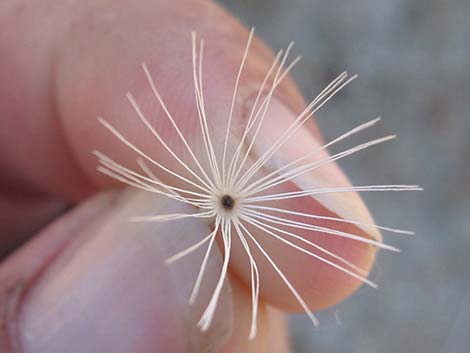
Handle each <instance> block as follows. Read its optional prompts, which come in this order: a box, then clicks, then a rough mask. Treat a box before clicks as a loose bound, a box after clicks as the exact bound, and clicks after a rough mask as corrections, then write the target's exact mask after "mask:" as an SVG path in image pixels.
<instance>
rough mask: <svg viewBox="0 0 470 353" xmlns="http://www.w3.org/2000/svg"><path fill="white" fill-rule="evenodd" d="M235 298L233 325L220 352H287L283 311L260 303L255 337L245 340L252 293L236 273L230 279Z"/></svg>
mask: <svg viewBox="0 0 470 353" xmlns="http://www.w3.org/2000/svg"><path fill="white" fill-rule="evenodd" d="M230 283H231V288H232V293H233V298H234V303H233V304H234V307H233V312H234V328H236V329H234V330H233V333H232V335H231V336H230V338H229V339H228V340H227V342H226V343H225V344H224V345H223V346H222V347H221V348H220V353H236V352H246V353H251V352H253V353H264V352H266V353H268V352H269V353H288V352H290V349H289V342H288V336H287V334H288V328H287V325H286V322H285V314H283V313H281V312H280V311H278V310H276V309H274V308H272V307H269V306H267V305H266V304H264V303H260V310H259V314H258V332H257V335H256V337H255V338H254V339H252V340H248V339H247V337H248V335H249V334H250V328H251V320H250V318H251V297H250V294H249V292H248V291H247V288H246V286H245V285H244V284H242V283H241V282H240V281H239V280H238V279H237V278H236V277H232V278H231V280H230Z"/></svg>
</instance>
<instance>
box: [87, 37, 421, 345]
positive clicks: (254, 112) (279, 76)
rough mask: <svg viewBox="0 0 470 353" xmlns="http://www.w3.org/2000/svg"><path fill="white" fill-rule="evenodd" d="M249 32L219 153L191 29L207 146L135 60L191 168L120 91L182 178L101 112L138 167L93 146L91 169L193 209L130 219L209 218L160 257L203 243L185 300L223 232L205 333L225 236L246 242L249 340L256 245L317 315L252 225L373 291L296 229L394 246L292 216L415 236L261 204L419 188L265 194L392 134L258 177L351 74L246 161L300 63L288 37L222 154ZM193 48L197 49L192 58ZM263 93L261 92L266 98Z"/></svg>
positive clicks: (360, 273)
mask: <svg viewBox="0 0 470 353" xmlns="http://www.w3.org/2000/svg"><path fill="white" fill-rule="evenodd" d="M252 38H253V30H251V32H250V35H249V37H248V41H247V44H246V47H245V51H244V53H243V57H242V60H241V64H240V68H239V70H238V73H237V76H236V80H235V87H234V90H233V96H232V101H231V105H230V109H229V116H228V118H227V128H226V130H225V139H224V146H223V151H222V153H221V155H219V154H218V153H216V150H215V149H214V145H213V136H212V135H211V130H210V129H209V124H208V116H207V114H206V109H205V103H204V99H203V92H202V58H203V41H202V40H201V41H200V42H199V47H198V46H197V41H196V35H195V33H192V64H193V81H194V93H195V98H196V107H197V111H198V119H199V125H200V129H201V134H202V138H203V142H204V152H203V153H201V154H196V153H195V152H194V151H193V149H192V148H191V146H190V144H189V143H188V141H187V139H186V138H185V136H184V135H183V133H182V132H181V130H180V128H179V127H178V125H177V124H176V122H175V120H174V118H173V116H172V114H171V112H170V111H169V110H168V108H167V107H166V105H165V102H164V101H163V99H162V98H161V96H160V93H159V92H158V90H157V88H156V85H155V82H154V80H153V78H152V75H151V74H150V71H149V69H148V67H147V65H146V64H145V63H143V64H142V68H143V70H144V73H145V75H146V77H147V79H148V82H149V86H150V89H151V90H152V92H153V94H154V96H155V98H156V100H157V101H158V102H159V104H160V105H161V107H162V109H163V111H164V112H165V115H166V118H167V119H168V120H169V123H170V125H171V126H172V127H173V128H174V130H175V132H176V134H177V138H178V139H179V141H180V143H181V146H182V147H183V148H184V149H185V150H186V151H187V153H188V154H189V157H190V162H191V163H193V164H194V167H190V165H189V162H188V161H185V160H183V157H182V156H181V155H179V154H177V153H176V152H175V151H174V150H173V149H172V148H170V146H169V145H168V144H167V143H166V141H165V140H164V139H163V138H162V137H161V135H160V134H159V132H158V131H156V129H155V128H154V127H153V126H152V125H151V124H150V122H149V121H148V119H147V118H146V116H145V115H144V113H143V112H142V110H141V109H140V107H139V105H138V104H137V102H136V100H135V99H134V97H133V96H132V94H131V93H128V94H127V99H128V100H129V102H130V104H131V106H132V107H133V108H134V110H135V112H136V115H137V117H138V118H139V119H140V120H141V121H142V122H143V123H144V124H145V126H146V127H147V128H148V130H149V131H150V132H151V134H152V135H153V136H154V137H155V138H156V139H157V140H158V141H159V143H160V144H161V145H162V146H163V148H164V149H165V150H166V151H167V152H168V153H169V154H170V155H171V156H172V158H173V159H174V161H175V163H177V164H178V166H179V167H181V168H183V169H184V170H185V173H186V174H184V175H183V174H181V173H179V172H177V171H176V170H174V169H173V168H171V167H168V166H166V165H164V164H163V163H161V162H160V161H158V160H155V159H153V158H151V157H150V156H149V155H148V154H147V153H146V152H145V151H142V150H141V149H139V148H138V147H136V146H135V145H134V144H132V143H131V142H130V141H129V140H128V139H126V138H125V137H124V135H122V134H121V133H120V132H119V131H117V130H116V129H115V128H114V127H113V126H112V125H111V124H110V123H109V122H107V121H106V120H104V119H103V118H101V117H99V118H98V119H99V121H100V122H101V124H103V125H104V126H105V127H106V128H107V129H108V130H109V131H110V132H111V133H112V134H114V135H115V136H116V137H117V138H118V139H119V140H120V141H121V142H122V143H123V144H125V145H126V146H127V147H129V148H130V149H131V150H133V151H134V152H135V153H136V154H137V155H138V158H137V163H138V164H139V166H140V168H141V169H142V170H141V171H140V172H138V171H135V170H132V169H130V168H127V167H125V166H123V165H121V164H119V163H118V162H116V161H114V160H112V159H111V158H109V157H107V156H106V155H104V154H103V153H101V152H98V151H95V152H94V154H95V155H96V156H97V157H98V160H99V163H100V164H99V166H98V170H99V171H100V172H102V173H104V174H106V175H108V176H110V177H112V178H115V179H117V180H119V181H121V182H123V183H126V184H128V185H131V186H133V187H135V188H138V189H143V190H146V191H148V192H151V193H155V194H158V195H163V196H165V197H168V198H170V199H173V200H176V201H179V202H182V203H184V204H188V205H191V206H193V207H194V208H195V209H196V211H195V212H194V213H187V214H179V213H177V214H159V215H155V216H139V217H134V218H133V220H134V221H145V222H168V221H175V220H178V219H184V218H206V219H210V220H211V221H212V222H213V223H214V230H213V231H212V232H211V233H210V234H208V235H206V236H205V237H204V238H203V239H202V240H201V241H200V242H198V243H196V244H194V245H193V246H191V247H189V248H187V249H184V250H182V251H181V252H179V253H177V254H175V255H174V256H172V257H171V258H169V259H168V260H167V263H168V264H171V263H173V262H175V261H177V260H179V259H181V258H183V257H184V256H185V255H187V254H189V253H191V252H193V251H194V250H196V249H198V248H200V247H202V246H204V245H207V249H206V252H205V256H204V258H203V260H202V264H201V268H200V271H199V274H198V277H197V278H196V280H195V284H194V287H193V291H192V293H191V296H190V298H189V303H190V304H192V303H194V301H195V300H196V298H197V295H198V292H199V288H200V285H201V282H202V280H203V275H204V271H205V268H206V264H207V259H208V257H209V253H210V251H211V249H212V248H213V246H214V240H215V238H216V237H218V236H221V237H222V242H223V246H224V261H223V264H222V271H221V274H220V277H219V279H218V281H217V284H216V287H215V288H214V291H213V294H212V297H211V299H210V301H209V304H208V306H207V307H206V309H205V311H204V313H203V315H202V317H201V319H200V321H199V323H198V326H199V327H200V328H201V329H202V330H207V329H208V327H209V326H210V324H211V321H212V318H213V315H214V312H215V310H216V306H217V302H218V299H219V295H220V292H221V288H222V285H223V283H224V279H225V277H226V275H227V269H228V264H229V260H230V254H231V251H230V250H231V246H232V238H233V237H235V238H237V239H238V240H239V241H240V242H241V244H242V245H243V248H244V249H245V251H246V254H247V255H248V258H249V262H250V269H251V283H252V286H251V287H252V288H251V290H252V322H251V329H250V334H249V337H250V338H254V337H255V336H256V329H257V326H256V323H257V314H258V297H259V272H258V267H257V263H256V261H255V258H254V257H253V256H252V249H253V248H255V249H257V250H258V251H259V252H260V253H261V254H262V256H264V257H265V258H266V260H267V261H268V263H269V264H270V265H271V266H272V267H273V269H274V270H275V271H276V273H277V274H278V275H279V278H280V279H281V280H282V281H283V282H284V283H285V285H286V286H287V287H288V288H289V290H290V291H291V292H292V294H293V296H294V297H295V298H296V299H297V300H298V302H299V303H300V305H301V306H302V307H303V309H304V310H305V312H306V314H307V315H308V316H309V318H310V319H311V321H312V322H313V324H314V325H318V321H317V319H316V318H315V316H314V315H313V313H312V312H311V310H310V309H309V308H308V306H307V304H306V303H305V301H304V300H303V299H302V297H301V295H300V294H299V293H298V292H297V290H296V289H295V288H294V286H293V285H292V284H291V282H290V281H289V279H288V278H287V277H286V276H285V274H284V273H283V272H282V269H281V268H279V266H278V265H277V264H276V262H275V260H274V259H273V258H272V257H271V256H270V255H269V254H268V253H267V251H266V250H265V249H264V247H263V246H262V244H261V243H260V241H259V240H258V239H257V238H256V236H255V235H254V234H253V233H252V231H250V229H252V228H253V229H256V230H257V231H260V232H263V233H264V234H266V235H267V236H269V237H272V238H273V239H276V240H278V241H280V242H282V243H284V244H285V245H286V246H288V247H291V248H293V249H296V250H298V251H299V252H302V253H304V254H307V255H308V256H311V257H312V258H315V259H317V260H318V261H321V262H323V263H326V264H328V265H329V266H331V267H333V268H335V269H337V270H338V271H341V272H343V273H346V274H348V275H349V276H352V277H354V278H356V279H358V280H360V281H362V282H363V283H365V284H368V285H370V286H372V287H375V286H376V285H375V283H373V282H372V281H370V280H369V279H367V278H366V276H367V272H366V271H365V270H364V269H362V268H360V267H359V266H357V265H355V264H354V263H352V262H350V261H348V260H347V259H345V258H343V257H341V256H339V255H337V254H335V253H333V252H331V251H329V250H327V249H325V248H323V247H321V246H320V245H318V244H316V243H315V242H313V241H310V240H307V239H305V238H303V237H301V236H300V235H298V234H296V231H297V230H298V229H302V230H307V231H310V232H321V233H322V234H325V235H327V236H331V237H341V238H345V239H350V240H354V241H357V242H361V243H365V244H371V245H374V246H376V247H378V248H381V249H387V250H392V251H397V249H396V248H394V247H392V246H390V245H386V244H384V243H382V242H381V241H377V240H374V239H368V238H365V237H362V236H360V235H357V234H352V233H347V232H343V231H340V230H338V229H334V228H328V227H320V226H317V225H315V224H313V223H309V222H307V221H302V222H301V221H297V220H295V219H296V217H299V216H300V217H302V219H311V220H328V221H334V222H342V223H348V224H353V225H357V226H361V227H366V228H372V229H380V230H384V231H389V232H394V233H401V234H412V232H409V231H403V230H398V229H393V228H387V227H383V226H378V225H376V224H364V223H361V222H359V221H357V220H353V219H345V218H340V217H337V218H336V217H326V216H322V215H316V214H311V213H303V212H299V211H296V210H292V209H288V208H279V207H273V206H269V205H266V204H267V202H269V201H271V202H272V201H280V200H287V199H296V198H302V197H311V196H314V195H320V194H325V193H341V192H364V191H405V190H420V188H419V187H418V186H416V185H368V186H352V187H337V188H326V189H307V190H300V191H292V192H283V193H273V192H272V191H271V189H272V188H274V187H275V186H278V185H282V184H283V183H286V182H289V181H291V180H293V179H295V178H297V177H299V176H301V175H303V174H305V173H308V172H311V171H314V170H315V169H317V168H319V167H321V166H322V165H325V164H328V163H332V162H334V161H337V160H339V159H341V158H345V157H347V156H350V155H352V154H354V153H356V152H359V151H361V150H364V149H367V148H369V147H371V146H373V145H377V144H379V143H383V142H385V141H387V140H390V139H393V138H394V136H385V137H382V138H378V139H375V140H372V141H369V142H366V143H363V144H360V145H357V146H354V147H352V148H349V149H347V150H345V151H342V152H340V153H337V154H334V155H332V156H328V157H327V158H325V159H323V160H320V161H315V162H311V161H309V158H310V157H311V156H312V155H314V154H315V153H317V152H318V151H311V152H309V153H307V154H305V155H304V156H302V157H301V158H299V159H297V160H293V161H291V162H289V163H287V164H285V165H283V166H282V167H279V168H277V169H276V170H273V171H272V172H270V173H269V174H267V175H264V176H263V177H259V173H258V172H259V171H260V169H261V168H263V166H264V165H265V164H266V163H267V162H268V161H269V160H270V159H271V157H272V156H273V155H274V154H275V153H276V152H277V151H278V150H279V149H280V148H281V147H282V146H283V145H284V144H286V143H288V142H289V141H290V139H291V137H292V136H293V135H294V133H295V132H296V131H297V130H298V129H299V128H300V127H301V126H302V125H303V124H304V123H305V122H306V121H308V120H309V119H310V117H311V116H312V115H313V114H314V113H315V112H317V111H318V110H319V109H320V108H321V107H322V106H323V105H324V104H325V103H326V102H328V101H329V100H330V99H331V98H332V97H333V96H334V95H335V94H336V93H337V92H338V91H340V90H341V89H342V88H343V87H344V86H346V85H347V84H349V83H350V82H351V81H352V80H353V79H354V78H355V77H356V76H352V77H349V76H348V74H347V73H346V72H343V73H342V74H340V75H339V76H338V77H337V78H335V79H334V80H333V81H332V82H331V83H330V84H329V85H328V86H327V87H326V88H325V89H324V90H323V91H321V92H320V94H318V96H317V97H316V98H315V99H313V100H312V102H311V103H310V104H309V105H308V106H307V107H306V108H305V110H304V111H303V112H302V113H301V114H299V115H298V117H297V118H296V119H295V121H294V122H293V123H292V124H291V125H290V127H289V128H288V129H287V130H286V131H285V132H284V133H283V134H282V135H281V136H280V137H279V138H278V139H277V141H275V142H274V143H273V144H272V145H271V146H269V148H268V149H267V150H266V152H265V153H264V154H262V155H261V156H260V157H259V158H258V159H257V160H256V161H254V162H253V163H251V162H250V163H248V159H249V158H248V157H249V155H250V152H251V150H252V147H253V141H255V140H256V138H257V136H258V134H259V132H260V128H261V126H262V124H263V122H264V121H265V118H267V114H266V112H267V107H268V106H269V103H270V101H271V98H272V97H273V94H274V92H275V90H276V88H277V87H278V85H279V84H280V82H281V81H282V80H283V78H284V77H285V76H286V75H287V74H288V73H289V71H290V70H291V69H292V68H293V66H294V65H295V64H296V63H297V62H298V61H299V59H300V58H299V57H297V58H295V59H294V60H292V61H291V62H290V63H289V64H286V62H287V58H288V56H289V52H290V49H291V47H292V43H291V44H290V45H289V46H288V47H287V49H286V51H285V52H283V51H279V52H278V54H277V56H276V57H275V59H274V62H273V64H272V66H271V67H270V69H269V70H268V72H267V74H266V77H265V79H264V81H263V82H262V83H261V85H260V88H259V92H258V95H257V97H256V99H255V102H254V105H253V107H252V109H251V112H250V114H249V118H248V121H247V124H246V126H245V129H244V132H243V134H242V137H241V139H240V141H239V142H238V146H237V147H236V149H235V152H233V154H231V155H229V151H228V149H227V143H228V139H229V135H230V129H231V127H232V115H233V111H234V105H235V100H236V97H237V89H238V85H239V81H240V76H241V73H242V70H243V67H244V65H245V61H246V58H247V55H248V51H249V48H250V44H251V41H252ZM198 49H199V50H198ZM198 52H199V55H198V54H197V53H198ZM268 82H270V83H271V84H270V88H269V90H268V92H267V93H265V92H266V90H265V87H267V85H268ZM263 93H265V94H264V95H263ZM379 120H380V118H377V119H374V120H371V121H368V122H366V123H364V124H361V125H359V126H357V127H355V128H353V129H351V130H349V131H347V132H345V133H343V134H342V135H340V136H339V137H337V138H336V139H334V140H332V141H330V142H328V143H326V144H325V145H323V146H322V147H321V149H320V150H323V149H327V148H328V147H330V146H332V145H333V144H336V143H337V142H339V141H341V140H344V139H346V138H347V137H349V136H351V135H353V134H356V133H358V132H360V131H362V130H365V129H367V128H369V127H371V126H373V125H375V124H376V123H377V122H378V121H379ZM249 133H250V134H251V136H252V137H251V143H248V148H247V149H242V146H244V143H245V142H246V141H247V136H248V134H249ZM220 157H222V158H220ZM203 159H204V160H206V161H207V162H208V163H207V164H208V166H209V168H204V167H203V163H201V161H202V160H203ZM148 163H150V165H151V166H152V168H154V169H157V170H158V172H159V173H161V174H166V175H167V176H170V177H171V178H167V180H174V181H177V182H178V183H174V184H170V183H165V182H163V181H161V180H160V179H159V178H158V177H157V176H156V175H155V174H154V173H153V171H152V168H151V167H150V166H149V165H148ZM181 185H185V186H181ZM299 244H302V245H299ZM313 250H315V251H313Z"/></svg>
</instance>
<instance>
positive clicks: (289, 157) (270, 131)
mask: <svg viewBox="0 0 470 353" xmlns="http://www.w3.org/2000/svg"><path fill="white" fill-rule="evenodd" d="M296 118H297V115H295V114H294V113H293V112H292V111H291V110H290V109H289V108H288V107H286V106H285V105H284V104H283V103H281V102H280V101H279V100H277V99H272V101H271V104H270V107H269V108H268V111H267V115H266V118H265V122H264V123H263V126H262V129H261V133H259V134H258V136H256V138H255V141H254V144H253V154H254V155H255V158H258V157H259V156H262V154H263V153H264V152H265V151H267V150H268V149H269V148H270V147H271V146H272V145H273V144H274V143H275V141H277V140H278V138H279V137H281V136H282V134H284V133H285V132H286V131H287V129H288V128H289V126H290V125H291V124H292V123H293V122H294V121H295V119H296ZM251 135H252V136H251V138H253V133H252V134H251ZM322 146H323V144H322V143H320V142H319V141H318V139H317V138H315V136H314V135H313V134H312V133H311V131H310V130H309V129H308V128H307V127H306V126H305V125H303V126H302V127H301V128H299V129H298V130H297V131H296V133H295V134H293V135H292V137H291V138H290V139H289V140H288V141H287V142H286V143H284V144H283V146H282V147H281V148H280V149H279V150H278V151H277V152H276V153H274V155H273V156H272V158H271V159H270V160H269V161H268V162H267V163H266V165H265V166H266V172H267V173H270V172H272V171H274V170H277V169H278V168H281V167H283V166H285V165H287V164H289V163H291V162H293V161H295V160H297V159H299V158H301V157H303V156H305V155H307V154H309V153H311V152H312V151H317V152H316V153H314V154H313V155H312V156H311V157H309V158H308V159H306V160H303V161H302V162H301V164H296V165H295V166H293V167H292V168H287V169H284V170H283V172H284V173H285V172H287V171H289V170H291V169H293V168H294V167H297V166H299V165H305V164H308V163H311V162H315V161H320V160H324V159H325V158H328V157H329V156H330V155H329V153H328V151H327V150H326V149H322ZM291 182H292V183H293V184H294V185H295V186H296V187H297V188H298V189H300V190H309V189H317V188H318V189H326V188H337V187H348V186H351V182H350V181H349V180H348V178H347V177H346V175H345V174H344V173H343V172H342V170H341V169H340V168H339V166H338V165H337V164H336V163H335V162H330V163H327V164H324V165H322V166H321V167H319V168H317V169H314V170H312V171H309V172H307V173H304V174H302V175H299V176H298V177H296V178H294V179H292V180H291ZM312 197H313V198H314V199H316V200H317V201H318V202H319V203H320V204H321V205H322V206H323V207H325V208H326V209H328V210H329V211H331V212H332V213H333V214H335V215H337V216H338V217H340V218H343V219H346V220H353V221H357V222H361V223H363V224H373V223H374V222H373V219H372V216H371V214H370V213H369V211H368V209H367V207H366V206H365V204H364V202H363V200H362V198H361V197H360V196H359V194H358V193H355V192H343V193H324V194H315V195H312ZM358 227H359V228H360V229H361V230H363V231H364V232H366V233H367V234H368V235H369V236H370V237H371V238H372V239H375V240H379V241H381V239H382V237H381V234H380V232H379V231H378V230H377V229H375V228H372V227H365V226H361V225H358Z"/></svg>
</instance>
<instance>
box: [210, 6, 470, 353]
mask: <svg viewBox="0 0 470 353" xmlns="http://www.w3.org/2000/svg"><path fill="white" fill-rule="evenodd" d="M219 2H220V3H221V4H222V5H224V6H225V7H226V8H227V9H229V10H230V11H232V12H233V13H234V14H235V15H237V16H238V17H239V18H240V19H241V20H242V21H243V22H244V23H245V24H246V25H247V26H253V25H254V26H256V28H257V34H258V36H260V37H261V38H262V39H264V40H265V41H266V42H267V43H268V45H269V46H271V48H273V49H276V50H277V49H280V48H283V47H286V46H287V44H288V43H289V42H290V41H291V40H295V42H296V46H295V48H296V53H298V54H300V55H302V57H303V59H302V61H301V63H300V64H299V65H298V66H297V68H296V69H294V73H293V76H294V78H295V79H296V81H297V83H298V84H299V86H300V88H301V90H302V92H303V93H304V95H305V97H306V98H307V100H308V99H309V98H313V97H314V96H315V94H316V93H318V92H319V91H320V90H321V89H322V88H323V87H324V86H325V85H326V84H327V83H328V82H329V81H330V80H331V79H333V78H334V77H335V76H336V75H338V74H339V73H341V72H342V71H343V70H348V71H349V72H350V73H358V74H359V79H357V80H356V81H355V82H354V83H353V84H352V85H351V86H349V87H348V88H346V90H345V91H343V92H342V93H341V94H340V95H339V96H337V97H336V98H335V99H334V100H332V101H330V103H328V105H327V106H326V107H325V108H324V109H322V110H321V111H320V112H319V113H318V114H317V120H318V124H319V125H320V127H321V129H322V131H323V133H324V135H325V137H326V139H327V140H328V139H330V138H333V137H336V136H337V135H339V134H340V133H341V132H344V131H346V130H348V129H350V128H352V127H354V126H355V125H357V124H359V123H362V122H365V121H367V120H369V119H372V118H374V117H376V116H382V117H383V121H382V122H381V124H380V125H379V126H378V127H375V128H374V129H372V130H371V131H369V132H367V133H365V134H362V135H360V136H357V137H354V138H353V139H352V140H351V141H349V143H351V144H353V143H358V142H362V141H365V139H367V138H374V137H378V136H382V135H385V134H390V133H396V134H397V135H398V140H396V141H394V142H389V143H386V144H384V145H381V146H379V147H374V148H373V149H370V150H367V151H365V152H363V153H360V154H357V155H355V156H353V157H351V158H348V159H347V160H343V161H342V162H341V163H340V164H341V165H342V167H343V168H344V169H345V170H346V172H347V174H348V175H349V176H350V178H351V179H352V181H353V183H355V184H358V185H359V184H360V185H367V184H381V183H384V184H414V183H418V184H420V185H421V186H422V187H424V189H425V191H423V192H410V193H365V194H364V195H363V196H364V198H365V200H366V202H367V204H368V205H369V207H370V208H371V210H372V212H373V214H374V216H375V219H376V221H377V223H378V224H382V225H389V226H392V227H399V228H404V229H412V230H414V231H416V235H415V236H414V237H413V238H406V237H400V236H396V235H393V234H391V235H389V234H384V236H385V240H386V241H387V242H388V243H391V244H392V245H396V246H398V247H400V248H401V249H402V250H403V251H402V253H401V254H389V253H383V252H382V253H380V254H379V258H378V262H377V265H376V268H375V269H374V273H373V274H372V277H373V279H374V280H375V281H377V282H378V283H379V289H378V290H374V289H370V288H363V289H361V290H360V291H359V292H358V293H356V294H355V295H354V296H353V297H351V298H350V299H348V300H347V301H345V302H344V303H342V304H340V305H338V306H336V307H334V308H331V309H329V310H326V311H325V312H322V313H318V317H319V319H320V321H321V326H320V327H319V328H316V329H314V328H313V327H312V325H311V323H310V322H309V321H308V320H307V319H306V318H305V317H304V316H302V315H295V316H294V317H293V318H292V322H291V323H292V340H293V348H294V351H295V352H296V353H307V352H308V353H312V352H313V353H336V352H337V353H340V352H341V353H343V352H348V353H369V352H373V353H397V352H400V353H401V352H413V353H420V352H426V353H438V352H439V353H468V352H470V324H469V323H470V273H469V271H470V235H469V231H470V157H469V155H470V137H469V135H470V1H468V0H448V1H444V0H363V1H359V0H349V1H342V0H329V1H314V0H291V1H285V0H245V1H230V0H219ZM343 147H345V146H344V145H343Z"/></svg>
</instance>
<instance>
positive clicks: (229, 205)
mask: <svg viewBox="0 0 470 353" xmlns="http://www.w3.org/2000/svg"><path fill="white" fill-rule="evenodd" d="M221 202H222V206H223V207H224V208H225V209H226V210H231V209H233V206H235V200H234V199H233V197H232V196H230V195H224V196H222V199H221Z"/></svg>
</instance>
